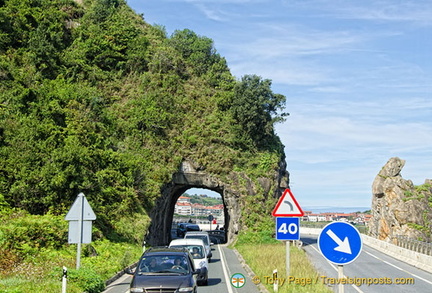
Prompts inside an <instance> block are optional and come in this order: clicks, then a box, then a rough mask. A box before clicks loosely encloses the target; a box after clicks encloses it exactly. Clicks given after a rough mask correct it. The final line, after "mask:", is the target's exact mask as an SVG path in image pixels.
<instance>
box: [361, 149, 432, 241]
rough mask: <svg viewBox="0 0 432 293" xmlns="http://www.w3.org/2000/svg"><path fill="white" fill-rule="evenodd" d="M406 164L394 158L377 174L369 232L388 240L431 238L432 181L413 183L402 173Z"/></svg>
mask: <svg viewBox="0 0 432 293" xmlns="http://www.w3.org/2000/svg"><path fill="white" fill-rule="evenodd" d="M404 165H405V161H404V160H401V159H399V158H397V157H395V158H391V159H390V160H389V161H388V162H387V163H386V165H385V166H384V167H383V168H382V169H381V171H380V172H379V173H378V175H377V176H376V177H375V180H374V182H373V184H372V193H373V196H372V219H371V220H370V222H369V235H371V236H373V237H375V238H378V239H380V240H385V241H389V242H395V237H396V236H398V235H401V236H407V237H410V238H414V239H419V240H423V241H431V227H432V224H431V223H432V207H431V205H432V180H428V179H427V180H426V181H425V184H423V185H420V186H414V184H413V182H412V181H411V180H405V179H403V178H402V176H401V170H402V168H403V167H404Z"/></svg>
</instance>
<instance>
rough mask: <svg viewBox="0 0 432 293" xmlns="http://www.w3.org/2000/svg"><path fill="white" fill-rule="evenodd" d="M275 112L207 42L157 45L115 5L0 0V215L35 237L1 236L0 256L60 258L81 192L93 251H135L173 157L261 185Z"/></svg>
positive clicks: (161, 34)
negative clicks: (45, 253) (47, 224)
mask: <svg viewBox="0 0 432 293" xmlns="http://www.w3.org/2000/svg"><path fill="white" fill-rule="evenodd" d="M284 104H285V97H284V96H282V95H280V94H275V93H273V92H272V90H271V81H270V80H267V79H262V78H261V77H259V76H256V75H247V76H243V77H241V78H240V79H237V78H235V77H234V76H233V75H232V74H231V73H230V70H229V67H228V65H227V62H226V60H225V59H224V58H223V57H222V56H220V55H219V54H218V53H217V51H216V49H215V48H214V46H213V41H212V40H211V39H210V38H208V37H204V36H199V35H197V34H196V33H194V32H193V31H191V30H187V29H186V30H179V31H175V32H174V33H173V34H172V35H171V36H167V33H166V31H165V30H164V28H163V27H161V26H151V25H149V24H147V23H146V22H145V20H144V19H143V17H142V16H140V15H137V14H136V13H134V12H133V11H132V10H131V9H130V8H129V7H128V6H127V4H126V2H125V1H124V0H84V1H72V0H0V156H1V160H0V208H1V213H0V214H1V220H2V222H3V224H4V225H9V224H10V225H13V224H12V223H16V222H17V220H16V219H23V218H26V219H28V220H25V221H24V220H23V221H22V223H21V224H20V225H21V226H22V227H27V228H28V229H27V232H28V231H29V230H32V231H33V232H34V233H35V235H33V236H31V237H30V238H29V236H28V235H29V234H28V233H27V232H23V233H22V234H19V235H18V236H16V237H18V238H16V237H15V238H14V237H12V234H13V232H11V231H13V230H14V227H13V226H11V227H9V228H8V229H6V228H4V229H3V228H2V231H0V247H1V249H0V250H1V254H2V255H8V256H10V257H9V259H12V260H13V261H14V260H16V262H17V263H19V262H20V261H24V260H25V257H26V255H28V253H27V254H26V252H28V251H31V250H32V249H39V250H40V248H43V247H49V248H53V249H59V248H60V247H63V246H64V244H62V243H63V242H62V240H61V239H63V238H62V237H64V233H65V232H64V231H67V227H65V225H67V224H66V223H64V224H61V223H63V222H64V220H63V217H64V215H65V213H66V212H67V210H68V209H69V207H70V205H71V204H72V202H73V200H74V199H75V197H76V196H77V194H78V193H79V192H84V193H85V194H86V196H87V198H88V200H89V202H90V204H91V205H92V207H93V209H94V210H95V212H96V214H97V215H98V219H97V221H96V223H95V227H96V229H97V233H96V234H94V235H96V238H97V239H101V240H103V239H110V240H111V241H135V242H139V241H140V240H141V237H142V234H143V230H144V229H145V227H146V225H147V222H146V221H147V220H146V219H147V218H146V217H145V215H146V214H147V212H148V211H149V210H150V209H151V208H152V207H153V202H154V200H155V199H156V198H157V197H158V196H159V193H160V187H161V186H162V185H163V184H164V183H165V182H167V181H168V180H169V179H170V177H171V176H172V174H173V172H174V171H175V170H176V169H177V168H178V166H179V164H180V162H181V161H182V160H183V159H185V158H187V159H191V160H193V161H195V162H197V163H199V164H201V165H203V166H206V168H207V171H208V172H211V173H214V174H219V175H223V174H226V173H227V172H229V171H230V170H233V169H236V170H242V171H244V172H245V173H247V174H255V175H257V174H258V175H260V174H262V175H265V174H268V173H269V171H270V170H272V169H274V168H275V166H277V163H278V161H279V160H280V159H281V158H283V156H284V154H283V147H282V144H281V142H280V140H279V138H278V137H277V136H276V135H275V133H274V128H273V126H274V123H276V122H279V121H282V120H283V119H284V116H285V114H283V113H282V112H281V111H282V110H283V107H284ZM136 215H139V218H140V219H141V220H140V221H136V219H137V217H136ZM47 218H48V219H50V221H51V222H53V223H54V224H52V227H51V228H52V230H53V231H51V230H49V232H47V234H46V235H42V236H41V234H37V231H40V230H43V229H39V230H38V229H35V228H34V227H36V226H37V225H39V224H36V223H40V222H41V221H39V220H40V219H47ZM10 219H15V221H12V222H9V221H10ZM38 219H39V220H38ZM132 219H133V220H132ZM132 221H134V223H135V225H134V227H130V225H128V223H131V222H132ZM42 222H43V220H42ZM8 223H9V224H8ZM58 225H60V226H61V227H59V228H58V229H60V230H61V231H63V232H58V231H57V226H58ZM23 229H25V228H23ZM45 230H46V229H45ZM137 231H138V233H137ZM45 232H46V231H43V232H40V233H45ZM51 232H52V233H51ZM62 233H63V234H62ZM20 235H21V236H20ZM47 235H48V236H47ZM19 237H22V238H19ZM94 237H95V236H94ZM41 239H45V240H41ZM29 240H38V241H39V240H40V241H39V242H38V241H29ZM36 242H37V243H36ZM33 252H34V250H33ZM13 261H12V262H13ZM0 266H2V268H3V269H4V268H6V267H10V263H8V262H0Z"/></svg>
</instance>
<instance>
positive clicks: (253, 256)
mask: <svg viewBox="0 0 432 293" xmlns="http://www.w3.org/2000/svg"><path fill="white" fill-rule="evenodd" d="M236 249H237V250H238V251H239V252H240V254H241V255H242V256H243V258H244V259H245V261H246V263H247V264H248V265H249V266H250V267H251V269H252V270H253V271H254V273H255V274H256V276H258V278H259V279H260V281H261V283H262V284H263V285H264V286H265V287H266V288H267V290H269V292H273V284H270V283H271V282H270V281H271V278H272V275H273V270H275V269H277V270H278V277H279V278H280V277H286V268H285V258H286V254H285V250H286V247H285V244H284V243H277V244H240V245H236ZM290 277H291V279H292V278H294V279H293V280H291V282H290V281H289V280H285V282H284V283H283V284H282V285H279V291H278V292H280V293H287V292H296V293H297V292H300V293H301V292H303V293H305V292H314V293H329V292H332V291H331V290H330V289H329V288H328V287H326V286H325V285H323V284H322V282H321V279H320V275H319V274H318V272H317V271H316V270H315V268H314V267H313V265H312V264H311V263H310V261H309V260H308V258H307V256H306V253H305V252H304V251H303V250H301V249H298V248H296V247H291V249H290ZM308 282H310V284H308ZM279 284H281V283H279Z"/></svg>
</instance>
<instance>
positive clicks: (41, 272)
mask: <svg viewBox="0 0 432 293" xmlns="http://www.w3.org/2000/svg"><path fill="white" fill-rule="evenodd" d="M92 247H93V248H94V249H95V251H96V252H97V253H98V255H97V256H85V255H84V252H83V255H82V256H81V268H80V269H79V270H76V269H75V265H76V264H75V258H76V245H69V246H67V247H65V248H64V249H61V250H41V251H39V253H38V254H37V255H34V257H32V258H30V257H28V258H27V259H26V260H24V261H22V262H19V263H16V264H15V266H16V267H15V268H14V269H13V270H12V271H9V272H8V273H7V274H5V272H0V292H1V293H24V292H35V293H46V292H61V287H62V282H61V277H62V267H63V266H66V267H67V268H68V283H67V292H68V293H82V292H83V288H87V291H88V292H89V293H90V292H100V289H103V287H104V286H103V285H104V282H105V281H106V280H107V279H109V278H110V277H112V276H113V275H114V274H115V273H116V272H118V271H120V270H121V269H123V268H124V267H125V266H126V265H129V264H131V263H133V262H135V261H137V260H138V259H139V257H140V255H141V253H142V248H141V247H140V246H139V245H134V244H130V243H113V242H110V241H108V240H98V241H95V242H93V243H92ZM91 283H93V284H91ZM102 286H103V287H102Z"/></svg>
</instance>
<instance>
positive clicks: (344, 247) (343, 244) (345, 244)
mask: <svg viewBox="0 0 432 293" xmlns="http://www.w3.org/2000/svg"><path fill="white" fill-rule="evenodd" d="M326 233H327V235H328V236H330V238H331V239H333V241H334V242H336V244H337V245H339V246H337V247H335V249H334V250H337V251H340V252H343V253H348V254H351V247H350V245H349V241H348V237H345V239H344V240H343V241H342V240H340V239H339V237H337V235H336V234H335V233H334V232H333V231H332V230H330V229H329V230H327V232H326Z"/></svg>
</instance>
